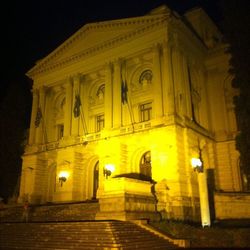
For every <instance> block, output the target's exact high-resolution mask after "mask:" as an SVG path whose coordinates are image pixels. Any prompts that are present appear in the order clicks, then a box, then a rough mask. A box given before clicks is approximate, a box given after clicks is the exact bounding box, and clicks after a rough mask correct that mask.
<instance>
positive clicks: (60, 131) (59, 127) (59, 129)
mask: <svg viewBox="0 0 250 250" xmlns="http://www.w3.org/2000/svg"><path fill="white" fill-rule="evenodd" d="M63 132H64V126H63V124H59V125H57V140H60V139H62V138H63Z"/></svg>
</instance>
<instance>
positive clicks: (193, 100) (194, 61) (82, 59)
mask: <svg viewBox="0 0 250 250" xmlns="http://www.w3.org/2000/svg"><path fill="white" fill-rule="evenodd" d="M183 20H185V22H184V21H183ZM187 23H188V24H187ZM191 27H192V28H191ZM225 49H226V45H225V44H224V43H223V42H222V35H221V34H220V32H219V31H218V29H217V27H216V26H215V25H214V23H213V22H212V21H211V19H210V18H209V17H208V16H207V15H206V13H205V12H204V11H203V10H201V9H194V10H192V11H190V12H188V13H186V14H185V15H184V16H183V17H180V16H178V14H176V13H175V12H172V11H171V10H170V9H168V8H167V7H166V6H162V7H159V8H157V9H155V10H153V11H152V12H151V13H149V14H148V15H145V16H141V17H135V18H127V19H121V20H112V21H104V22H98V23H91V24H87V25H84V26H83V27H82V28H81V29H80V30H79V31H78V32H76V33H75V34H74V35H73V36H72V37H70V38H69V39H68V40H66V41H65V42H64V43H63V44H62V45H61V46H59V47H58V48H57V49H55V50H54V51H53V52H51V53H50V54H49V55H48V56H47V57H45V58H43V59H42V60H40V61H38V62H37V64H36V65H35V66H34V67H33V68H32V69H31V70H30V71H29V72H28V73H27V75H28V76H29V77H30V78H31V79H32V80H33V106H32V114H31V123H30V134H29V142H28V145H27V146H26V150H25V153H24V155H23V166H22V179H21V186H20V197H19V201H20V202H22V201H23V200H24V199H29V200H30V202H31V203H35V204H44V203H47V202H53V203H54V202H55V203H57V202H76V201H86V200H90V199H99V201H100V204H101V209H102V205H103V204H104V205H103V207H105V209H107V204H108V203H110V204H112V203H116V197H117V195H118V196H120V198H121V197H123V198H121V200H120V201H119V202H123V203H124V204H123V205H121V207H122V206H123V207H124V209H123V210H124V212H126V211H127V210H128V209H127V208H126V207H127V204H128V202H131V206H129V207H130V210H133V212H142V211H143V209H144V208H145V207H147V209H146V210H147V212H150V213H151V212H153V211H154V212H157V213H160V215H161V216H162V217H164V218H173V219H181V220H183V219H185V220H200V197H199V182H198V174H197V172H195V171H194V170H193V169H192V167H191V163H190V160H191V158H192V157H199V156H200V157H202V160H203V165H204V171H205V172H206V171H207V170H208V169H209V170H210V172H211V173H212V176H213V180H214V182H213V183H212V185H211V190H209V192H210V193H211V192H213V191H214V190H216V189H217V190H222V191H241V189H242V184H241V176H240V170H239V167H238V157H239V154H238V152H237V151H236V149H235V143H234V138H235V134H236V132H237V127H236V121H235V115H234V112H233V96H234V95H235V93H234V90H233V89H232V88H231V76H230V75H228V61H229V55H228V54H226V53H225ZM110 168H111V170H110ZM63 173H64V175H65V174H66V176H62V175H63ZM130 173H141V174H143V175H145V176H148V177H151V178H152V179H153V182H151V184H150V188H149V186H148V184H145V183H144V182H143V181H142V183H144V184H140V185H139V184H138V180H135V179H131V180H127V181H125V184H124V185H123V186H122V187H121V186H120V184H119V178H112V177H115V176H116V175H121V174H130ZM59 177H63V178H60V181H59ZM125 179H126V178H125ZM108 182H109V184H108ZM111 182H112V185H113V188H110V186H109V185H110V183H111ZM127 185H132V186H133V188H131V189H130V191H129V192H128V190H127V189H126V188H125V187H127ZM108 186H109V188H108V193H107V187H108ZM131 190H133V191H131ZM152 190H153V192H152ZM119 192H120V193H119ZM138 193H139V194H138ZM142 194H143V195H142ZM136 195H137V196H136ZM142 196H143V197H144V198H145V197H146V198H145V199H144V198H142ZM107 197H108V199H109V200H107ZM126 197H127V198H126ZM131 197H132V198H131ZM145 201H146V202H148V205H147V204H145ZM105 204H106V205H105ZM113 207H114V208H115V206H113ZM143 207H144V208H143ZM105 209H104V210H105ZM119 209H120V208H119ZM144 210H145V209H144ZM103 212H104V213H103V215H104V214H105V211H103ZM109 212H112V211H109ZM100 216H101V215H100ZM123 218H126V216H125V217H123Z"/></svg>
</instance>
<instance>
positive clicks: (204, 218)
mask: <svg viewBox="0 0 250 250" xmlns="http://www.w3.org/2000/svg"><path fill="white" fill-rule="evenodd" d="M191 166H192V168H193V169H194V171H196V172H197V174H198V185H199V195H200V210H201V224H202V226H203V227H205V226H208V227H209V226H210V225H211V220H210V210H209V200H208V189H207V177H206V173H205V171H204V166H203V161H202V158H201V149H200V148H199V158H195V157H194V158H192V159H191Z"/></svg>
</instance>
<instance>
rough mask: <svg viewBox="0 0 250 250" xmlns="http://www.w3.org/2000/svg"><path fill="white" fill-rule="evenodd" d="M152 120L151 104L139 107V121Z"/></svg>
mask: <svg viewBox="0 0 250 250" xmlns="http://www.w3.org/2000/svg"><path fill="white" fill-rule="evenodd" d="M151 118H152V102H148V103H144V104H141V105H140V121H141V122H145V121H149V120H150V119H151Z"/></svg>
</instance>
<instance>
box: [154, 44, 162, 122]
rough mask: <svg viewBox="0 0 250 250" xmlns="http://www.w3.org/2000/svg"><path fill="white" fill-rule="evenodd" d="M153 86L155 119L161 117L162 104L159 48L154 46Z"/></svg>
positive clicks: (157, 45)
mask: <svg viewBox="0 0 250 250" xmlns="http://www.w3.org/2000/svg"><path fill="white" fill-rule="evenodd" d="M153 86H154V107H153V109H154V110H153V112H154V114H155V118H156V119H157V118H160V117H162V115H163V106H162V105H163V103H162V85H161V64H160V46H159V44H156V45H155V47H154V48H153Z"/></svg>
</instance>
